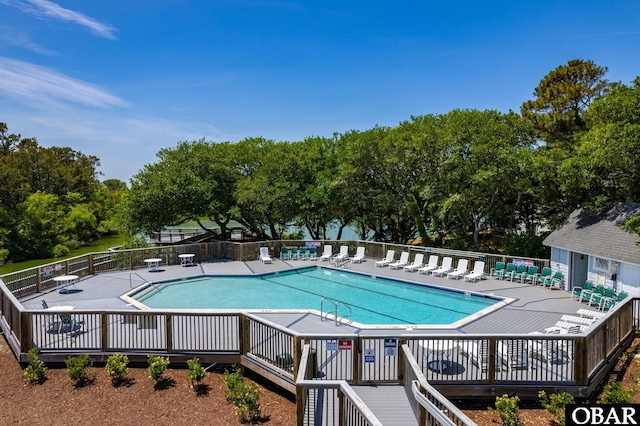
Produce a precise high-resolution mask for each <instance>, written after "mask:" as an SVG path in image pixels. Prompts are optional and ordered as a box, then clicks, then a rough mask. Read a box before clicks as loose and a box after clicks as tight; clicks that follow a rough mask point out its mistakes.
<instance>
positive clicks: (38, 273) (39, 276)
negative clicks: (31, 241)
mask: <svg viewBox="0 0 640 426" xmlns="http://www.w3.org/2000/svg"><path fill="white" fill-rule="evenodd" d="M36 293H42V268H40V267H39V266H38V267H37V268H36Z"/></svg>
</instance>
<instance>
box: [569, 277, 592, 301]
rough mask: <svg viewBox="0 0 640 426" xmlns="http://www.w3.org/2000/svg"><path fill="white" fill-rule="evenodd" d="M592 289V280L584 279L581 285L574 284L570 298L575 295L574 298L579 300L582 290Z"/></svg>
mask: <svg viewBox="0 0 640 426" xmlns="http://www.w3.org/2000/svg"><path fill="white" fill-rule="evenodd" d="M585 290H586V291H592V290H593V281H585V282H584V285H583V286H582V287H580V286H576V287H574V288H573V291H572V293H571V299H572V300H573V297H574V296H575V298H576V299H577V300H580V298H581V296H582V292H583V291H585Z"/></svg>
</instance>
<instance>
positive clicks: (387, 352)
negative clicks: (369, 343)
mask: <svg viewBox="0 0 640 426" xmlns="http://www.w3.org/2000/svg"><path fill="white" fill-rule="evenodd" d="M384 356H398V339H396V338H395V337H387V338H385V339H384Z"/></svg>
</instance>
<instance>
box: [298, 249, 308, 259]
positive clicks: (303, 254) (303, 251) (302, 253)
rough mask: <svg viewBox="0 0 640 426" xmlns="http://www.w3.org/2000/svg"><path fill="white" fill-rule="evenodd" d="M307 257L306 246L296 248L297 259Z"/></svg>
mask: <svg viewBox="0 0 640 426" xmlns="http://www.w3.org/2000/svg"><path fill="white" fill-rule="evenodd" d="M307 257H308V250H307V248H306V247H300V248H299V249H298V259H299V260H302V259H306V258H307Z"/></svg>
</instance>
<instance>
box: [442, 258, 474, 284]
mask: <svg viewBox="0 0 640 426" xmlns="http://www.w3.org/2000/svg"><path fill="white" fill-rule="evenodd" d="M468 273H469V261H468V260H467V259H458V267H457V268H456V269H455V270H453V271H451V272H449V273H448V274H447V278H455V279H458V278H460V277H463V276H465V275H467V274H468Z"/></svg>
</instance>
